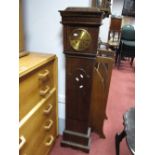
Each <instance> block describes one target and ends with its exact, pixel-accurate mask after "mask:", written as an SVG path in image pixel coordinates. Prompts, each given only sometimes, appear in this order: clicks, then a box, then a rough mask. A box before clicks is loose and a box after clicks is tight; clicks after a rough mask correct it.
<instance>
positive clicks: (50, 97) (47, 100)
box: [19, 53, 58, 155]
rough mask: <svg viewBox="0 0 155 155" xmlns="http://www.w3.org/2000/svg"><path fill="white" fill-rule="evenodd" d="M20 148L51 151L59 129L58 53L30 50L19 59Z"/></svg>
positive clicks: (42, 153)
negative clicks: (31, 51) (33, 51)
mask: <svg viewBox="0 0 155 155" xmlns="http://www.w3.org/2000/svg"><path fill="white" fill-rule="evenodd" d="M19 121H20V122H19V152H20V155H34V154H37V155H47V154H48V152H49V150H50V149H51V148H52V146H53V144H54V142H55V139H56V136H57V129H58V127H57V126H58V121H57V57H56V56H55V55H51V54H50V55H49V54H37V53H30V54H29V55H27V56H25V57H22V58H20V60H19Z"/></svg>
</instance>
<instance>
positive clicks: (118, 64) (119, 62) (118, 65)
mask: <svg viewBox="0 0 155 155" xmlns="http://www.w3.org/2000/svg"><path fill="white" fill-rule="evenodd" d="M120 64H121V54H119V55H118V60H117V68H118V69H119V67H120Z"/></svg>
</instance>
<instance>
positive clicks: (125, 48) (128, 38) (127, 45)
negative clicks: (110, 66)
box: [116, 25, 135, 67]
mask: <svg viewBox="0 0 155 155" xmlns="http://www.w3.org/2000/svg"><path fill="white" fill-rule="evenodd" d="M123 57H129V58H131V65H132V62H133V60H134V57H135V29H134V27H133V26H132V25H124V26H123V27H122V30H121V40H120V45H119V49H118V50H117V53H116V61H118V67H119V66H120V63H121V59H122V58H123Z"/></svg>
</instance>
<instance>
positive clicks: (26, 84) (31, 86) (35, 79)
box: [19, 62, 54, 120]
mask: <svg viewBox="0 0 155 155" xmlns="http://www.w3.org/2000/svg"><path fill="white" fill-rule="evenodd" d="M53 67H54V66H53V62H50V63H48V64H46V65H44V66H42V67H40V68H38V69H36V70H34V71H33V72H31V73H29V74H27V75H25V76H24V77H21V78H20V84H19V119H20V120H21V119H22V118H23V117H24V116H25V115H26V114H27V113H28V112H29V111H30V110H31V109H32V108H33V107H34V106H35V105H36V104H37V103H38V102H39V101H40V100H41V99H42V98H44V97H45V96H46V95H47V94H48V93H49V91H50V90H51V89H52V88H53V87H54V80H53V78H54V68H53Z"/></svg>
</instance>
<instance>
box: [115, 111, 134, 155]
mask: <svg viewBox="0 0 155 155" xmlns="http://www.w3.org/2000/svg"><path fill="white" fill-rule="evenodd" d="M123 119H124V123H123V124H124V130H123V131H122V132H121V133H120V134H116V136H115V147H116V155H119V152H120V151H119V146H120V142H121V141H122V139H123V138H124V137H126V140H127V144H128V147H129V149H130V151H131V153H132V154H133V155H134V154H135V108H130V109H129V111H127V112H126V113H125V114H124V116H123Z"/></svg>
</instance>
